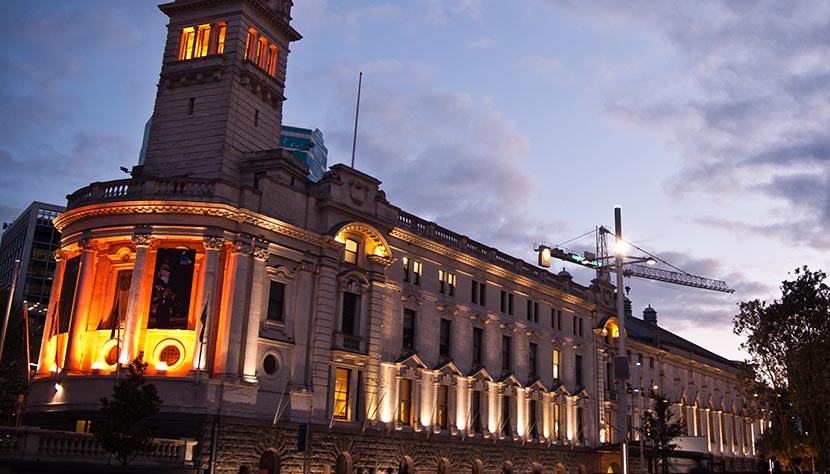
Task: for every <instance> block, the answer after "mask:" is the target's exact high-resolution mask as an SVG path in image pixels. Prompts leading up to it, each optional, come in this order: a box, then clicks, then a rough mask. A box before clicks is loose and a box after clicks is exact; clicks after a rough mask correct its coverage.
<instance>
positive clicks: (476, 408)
mask: <svg viewBox="0 0 830 474" xmlns="http://www.w3.org/2000/svg"><path fill="white" fill-rule="evenodd" d="M470 410H471V412H472V423H471V425H472V430H473V433H481V392H479V391H478V390H476V391H473V400H472V407H470Z"/></svg>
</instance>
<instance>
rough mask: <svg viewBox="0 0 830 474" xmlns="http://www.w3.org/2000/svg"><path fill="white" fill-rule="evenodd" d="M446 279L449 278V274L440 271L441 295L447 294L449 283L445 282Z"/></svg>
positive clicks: (439, 285)
mask: <svg viewBox="0 0 830 474" xmlns="http://www.w3.org/2000/svg"><path fill="white" fill-rule="evenodd" d="M446 278H447V272H445V271H444V270H440V269H439V270H438V292H439V293H446V291H447V287H446V285H447V283H446V281H445V280H446Z"/></svg>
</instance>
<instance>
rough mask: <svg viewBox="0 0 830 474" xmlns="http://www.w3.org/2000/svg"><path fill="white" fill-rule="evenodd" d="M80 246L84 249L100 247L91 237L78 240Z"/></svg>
mask: <svg viewBox="0 0 830 474" xmlns="http://www.w3.org/2000/svg"><path fill="white" fill-rule="evenodd" d="M78 247H80V248H82V249H84V250H95V249H97V248H98V243H97V242H95V241H94V240H92V239H90V238H83V239H81V240H79V241H78Z"/></svg>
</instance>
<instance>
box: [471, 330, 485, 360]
mask: <svg viewBox="0 0 830 474" xmlns="http://www.w3.org/2000/svg"><path fill="white" fill-rule="evenodd" d="M483 353H484V330H483V329H481V328H473V364H476V365H481V364H482V362H481V361H482V358H483V357H482V355H483Z"/></svg>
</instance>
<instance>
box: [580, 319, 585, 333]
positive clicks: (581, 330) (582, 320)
mask: <svg viewBox="0 0 830 474" xmlns="http://www.w3.org/2000/svg"><path fill="white" fill-rule="evenodd" d="M584 321H585V320H584V319H582V318H579V337H582V336H584V335H585V333H584V332H583V324H582V323H583V322H584Z"/></svg>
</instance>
